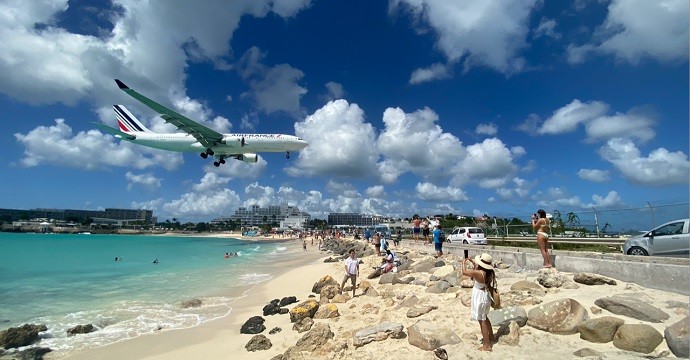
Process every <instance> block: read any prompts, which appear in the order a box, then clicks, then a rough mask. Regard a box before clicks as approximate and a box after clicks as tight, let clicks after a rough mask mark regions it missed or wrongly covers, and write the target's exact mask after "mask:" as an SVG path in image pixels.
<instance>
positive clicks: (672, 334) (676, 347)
mask: <svg viewBox="0 0 690 360" xmlns="http://www.w3.org/2000/svg"><path fill="white" fill-rule="evenodd" d="M689 324H690V320H688V317H687V316H686V317H685V318H683V319H682V320H680V321H678V322H677V323H675V324H673V325H671V326H669V327H667V328H666V330H664V338H666V345H668V348H669V349H670V350H671V352H672V353H673V355H675V356H676V357H679V358H688V357H690V350H688V325H689Z"/></svg>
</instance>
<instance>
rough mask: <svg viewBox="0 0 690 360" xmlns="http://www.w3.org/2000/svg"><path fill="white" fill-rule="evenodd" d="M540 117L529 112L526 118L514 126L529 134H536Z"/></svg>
mask: <svg viewBox="0 0 690 360" xmlns="http://www.w3.org/2000/svg"><path fill="white" fill-rule="evenodd" d="M540 123H541V118H540V117H539V115H537V114H529V115H528V116H527V118H526V119H525V120H524V121H523V122H522V123H520V124H518V125H517V126H515V127H514V129H515V130H518V131H522V132H525V133H527V134H529V135H531V136H535V135H537V131H538V130H539V124H540Z"/></svg>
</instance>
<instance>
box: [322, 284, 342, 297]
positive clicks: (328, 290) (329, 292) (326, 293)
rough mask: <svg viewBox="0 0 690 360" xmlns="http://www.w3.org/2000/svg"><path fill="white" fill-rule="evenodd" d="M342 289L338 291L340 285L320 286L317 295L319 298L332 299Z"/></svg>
mask: <svg viewBox="0 0 690 360" xmlns="http://www.w3.org/2000/svg"><path fill="white" fill-rule="evenodd" d="M341 293H342V291H340V285H330V284H329V285H326V286H324V287H322V288H321V291H320V292H319V297H320V298H321V300H323V299H328V300H330V299H333V298H334V297H335V296H336V295H338V294H341Z"/></svg>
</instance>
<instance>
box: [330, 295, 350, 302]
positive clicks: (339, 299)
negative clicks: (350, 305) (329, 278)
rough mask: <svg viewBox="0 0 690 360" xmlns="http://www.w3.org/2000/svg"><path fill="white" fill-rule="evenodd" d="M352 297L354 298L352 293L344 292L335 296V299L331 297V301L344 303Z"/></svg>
mask: <svg viewBox="0 0 690 360" xmlns="http://www.w3.org/2000/svg"><path fill="white" fill-rule="evenodd" d="M350 299H352V298H351V297H350V295H348V294H347V293H342V294H338V295H336V296H334V297H333V299H331V302H332V303H335V304H342V303H346V302H348V301H350Z"/></svg>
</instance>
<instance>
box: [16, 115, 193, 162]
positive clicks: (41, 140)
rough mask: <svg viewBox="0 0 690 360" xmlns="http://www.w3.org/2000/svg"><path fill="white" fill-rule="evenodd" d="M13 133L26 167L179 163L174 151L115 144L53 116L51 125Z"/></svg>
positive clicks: (107, 137) (97, 132)
mask: <svg viewBox="0 0 690 360" xmlns="http://www.w3.org/2000/svg"><path fill="white" fill-rule="evenodd" d="M14 137H15V138H16V139H17V141H18V142H19V143H21V144H22V145H24V147H25V150H24V158H23V159H21V160H20V163H21V164H22V165H23V166H26V167H33V166H39V165H52V166H65V167H70V168H77V169H86V170H94V169H105V168H108V167H111V166H120V167H134V168H136V169H145V168H148V167H153V166H161V167H163V168H165V169H168V170H174V169H177V168H178V167H179V166H180V165H181V164H182V163H183V159H182V156H181V155H180V154H178V153H171V152H167V151H163V150H156V149H150V148H146V147H142V146H138V145H133V144H130V143H127V142H124V141H123V142H122V143H121V144H117V143H116V140H115V139H114V138H113V137H112V136H111V135H104V134H102V133H101V132H100V131H97V130H90V131H80V132H78V133H77V134H74V133H73V132H72V128H71V127H70V126H69V125H67V124H66V123H65V120H64V119H56V120H55V125H52V126H39V127H36V128H35V129H33V130H31V131H29V132H28V133H26V134H20V133H17V134H14Z"/></svg>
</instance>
